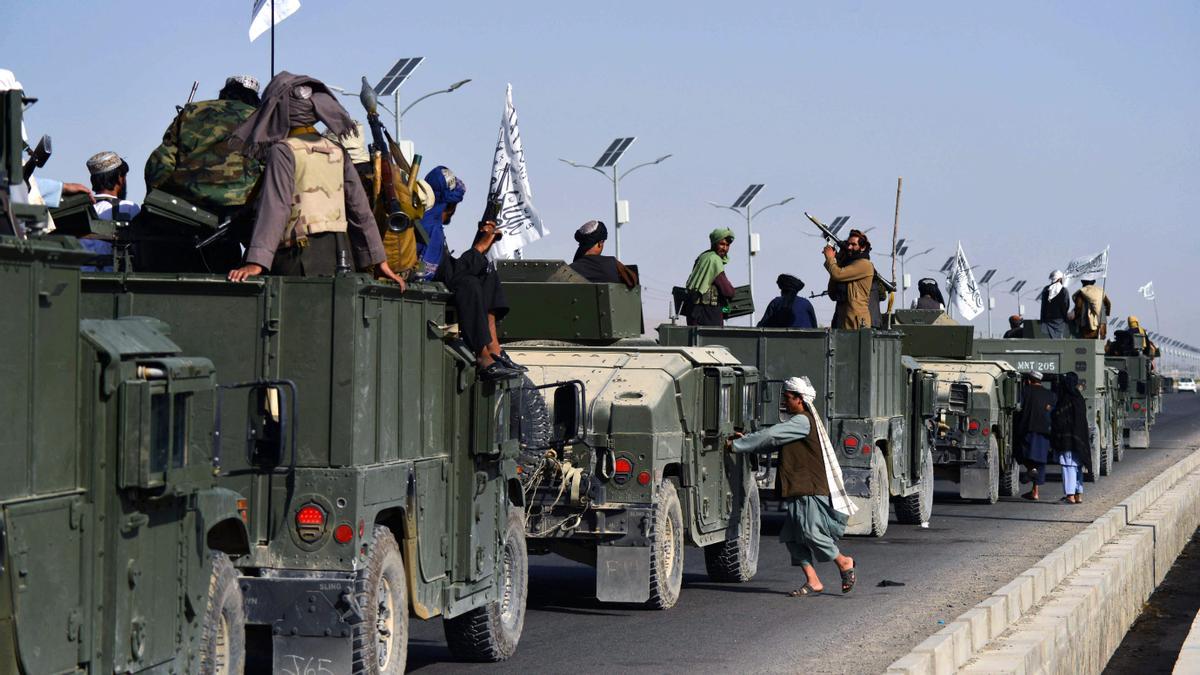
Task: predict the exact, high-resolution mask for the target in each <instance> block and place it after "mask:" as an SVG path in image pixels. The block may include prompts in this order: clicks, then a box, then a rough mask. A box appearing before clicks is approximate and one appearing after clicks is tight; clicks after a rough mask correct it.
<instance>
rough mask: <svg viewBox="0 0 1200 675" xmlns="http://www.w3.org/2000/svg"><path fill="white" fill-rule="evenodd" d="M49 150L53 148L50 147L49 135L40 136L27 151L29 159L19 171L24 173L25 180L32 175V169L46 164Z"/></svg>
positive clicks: (51, 150)
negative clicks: (34, 144)
mask: <svg viewBox="0 0 1200 675" xmlns="http://www.w3.org/2000/svg"><path fill="white" fill-rule="evenodd" d="M51 152H53V149H52V148H51V144H50V137H49V136H42V138H41V140H39V141H38V144H37V146H36V147H34V148H33V150H30V151H29V160H28V161H26V162H25V165H24V166H23V167H21V173H22V174H23V175H24V177H25V180H26V181H28V180H29V177H30V176H32V175H33V171H34V169H38V168H41V167H43V166H46V161H47V160H49V159H50V153H51Z"/></svg>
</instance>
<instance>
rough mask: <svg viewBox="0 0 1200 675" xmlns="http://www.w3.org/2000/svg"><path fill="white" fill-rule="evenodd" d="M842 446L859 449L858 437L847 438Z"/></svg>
mask: <svg viewBox="0 0 1200 675" xmlns="http://www.w3.org/2000/svg"><path fill="white" fill-rule="evenodd" d="M842 445H844V446H846V447H847V448H857V447H858V436H847V437H846V438H845V440H843V441H842Z"/></svg>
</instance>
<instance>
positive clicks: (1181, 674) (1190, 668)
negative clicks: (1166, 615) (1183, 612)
mask: <svg viewBox="0 0 1200 675" xmlns="http://www.w3.org/2000/svg"><path fill="white" fill-rule="evenodd" d="M1188 673H1200V613H1198V614H1196V618H1195V619H1194V620H1192V629H1191V630H1190V631H1188V636H1187V639H1186V640H1184V641H1183V648H1182V649H1180V650H1179V658H1178V659H1176V660H1175V669H1174V670H1172V671H1171V674H1172V675H1187V674H1188Z"/></svg>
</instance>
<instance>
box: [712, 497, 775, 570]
mask: <svg viewBox="0 0 1200 675" xmlns="http://www.w3.org/2000/svg"><path fill="white" fill-rule="evenodd" d="M761 522H762V504H761V502H760V501H759V497H758V487H757V486H755V485H751V486H750V487H749V488H748V489H747V491H746V499H745V502H744V503H743V504H742V516H741V518H739V519H738V521H737V536H736V537H734V538H732V539H727V540H725V541H723V542H720V543H718V544H710V545H709V546H705V547H704V567H705V569H707V570H708V578H710V579H712V580H713V581H732V582H739V583H740V582H743V581H750V580H751V579H753V578H754V575H755V574H756V573H757V572H758V544H759V528H760V525H761Z"/></svg>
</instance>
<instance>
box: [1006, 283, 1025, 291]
mask: <svg viewBox="0 0 1200 675" xmlns="http://www.w3.org/2000/svg"><path fill="white" fill-rule="evenodd" d="M1024 287H1025V282H1024V281H1018V282H1017V283H1015V284H1013V287H1012V290H1011V291H1009V293H1020V292H1021V289H1022V288H1024Z"/></svg>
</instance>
